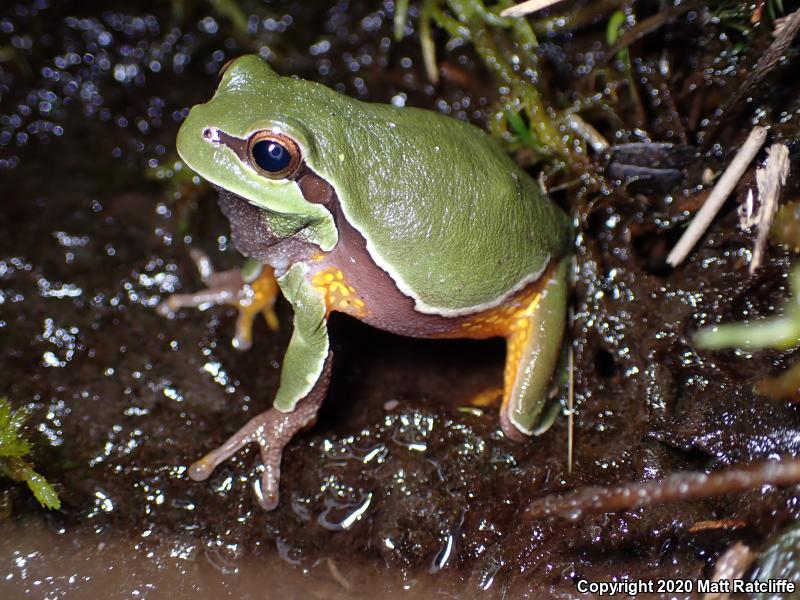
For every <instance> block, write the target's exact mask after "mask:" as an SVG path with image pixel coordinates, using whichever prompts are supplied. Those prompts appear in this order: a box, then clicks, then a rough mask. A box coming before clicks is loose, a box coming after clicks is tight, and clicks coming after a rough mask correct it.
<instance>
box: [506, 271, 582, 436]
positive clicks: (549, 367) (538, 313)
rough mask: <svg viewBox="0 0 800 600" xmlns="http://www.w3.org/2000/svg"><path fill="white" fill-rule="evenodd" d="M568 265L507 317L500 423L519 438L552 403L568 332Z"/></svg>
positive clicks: (534, 425) (531, 431) (535, 423)
mask: <svg viewBox="0 0 800 600" xmlns="http://www.w3.org/2000/svg"><path fill="white" fill-rule="evenodd" d="M567 265H568V261H567V260H562V261H561V263H560V264H559V265H558V266H557V267H556V268H555V269H554V270H553V271H551V273H552V274H551V276H550V279H549V280H548V281H547V282H546V283H545V285H544V287H543V288H542V291H541V292H540V293H539V294H537V295H536V297H534V298H533V299H532V300H531V302H530V304H528V305H527V306H526V307H524V308H522V309H520V311H519V312H518V313H517V314H516V315H515V318H514V319H510V320H509V321H508V327H509V331H508V332H507V333H506V341H507V354H506V366H505V376H504V393H503V406H502V408H501V411H500V423H501V425H502V427H503V431H504V432H505V433H506V435H508V436H509V437H510V438H512V439H515V440H523V439H525V438H524V436H527V435H531V434H532V433H533V430H534V428H535V427H536V425H537V422H538V420H539V418H540V417H541V414H542V410H543V409H544V407H545V404H546V402H547V395H548V391H549V388H550V380H551V378H552V375H553V371H554V370H555V368H556V365H557V363H558V359H559V356H560V353H561V338H562V336H563V333H564V321H565V318H566V303H567Z"/></svg>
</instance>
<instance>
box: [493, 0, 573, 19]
mask: <svg viewBox="0 0 800 600" xmlns="http://www.w3.org/2000/svg"><path fill="white" fill-rule="evenodd" d="M563 1H564V0H526V1H525V2H522V3H520V4H517V5H515V6H509V7H508V8H506V9H505V10H503V11H502V12H501V13H500V16H501V17H524V16H525V15H529V14H531V13H535V12H536V11H537V10H542V9H543V8H547V7H548V6H552V5H553V4H558V3H559V2H563Z"/></svg>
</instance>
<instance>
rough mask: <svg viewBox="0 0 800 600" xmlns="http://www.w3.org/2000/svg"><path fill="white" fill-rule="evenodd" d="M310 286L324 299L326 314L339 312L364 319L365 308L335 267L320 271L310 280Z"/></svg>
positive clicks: (354, 290) (352, 288)
mask: <svg viewBox="0 0 800 600" xmlns="http://www.w3.org/2000/svg"><path fill="white" fill-rule="evenodd" d="M311 285H312V286H314V288H315V289H316V290H317V291H319V292H320V293H321V294H322V295H323V296H324V297H325V306H326V307H327V311H328V314H329V315H330V313H331V312H333V311H335V310H336V311H339V312H343V313H347V314H348V315H352V316H354V317H358V318H361V317H364V316H365V315H366V314H367V307H366V305H365V304H364V301H363V300H362V299H361V298H359V296H358V293H357V292H356V289H355V288H354V287H353V286H352V285H350V284H349V283H347V281H346V280H345V277H344V273H342V271H341V270H339V269H337V268H335V267H329V268H327V269H322V270H321V271H319V272H317V273H315V274H314V276H313V277H312V278H311Z"/></svg>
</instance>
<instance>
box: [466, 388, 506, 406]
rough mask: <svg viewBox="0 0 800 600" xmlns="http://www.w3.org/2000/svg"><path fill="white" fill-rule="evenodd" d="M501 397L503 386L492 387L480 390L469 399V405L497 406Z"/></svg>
mask: <svg viewBox="0 0 800 600" xmlns="http://www.w3.org/2000/svg"><path fill="white" fill-rule="evenodd" d="M502 398H503V388H501V387H493V388H489V389H487V390H483V391H482V392H478V393H477V394H475V395H474V396H473V397H472V398H470V400H469V405H470V406H478V407H480V408H484V407H487V406H497V405H498V404H499V402H500V400H501V399H502Z"/></svg>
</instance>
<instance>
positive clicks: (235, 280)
mask: <svg viewBox="0 0 800 600" xmlns="http://www.w3.org/2000/svg"><path fill="white" fill-rule="evenodd" d="M190 254H191V257H192V260H193V261H194V263H195V265H196V266H197V270H198V271H199V272H200V279H201V280H202V281H203V283H204V284H206V286H207V287H206V289H204V290H201V291H199V292H195V293H193V294H173V295H171V296H170V297H168V298H167V299H166V300H165V301H163V302H162V303H161V304H159V305H158V308H157V310H158V312H159V313H160V314H162V315H164V316H168V315H171V314H172V313H174V312H175V311H177V310H178V309H181V308H197V307H203V306H208V305H213V304H227V305H228V306H233V307H234V308H235V309H236V310H237V311H238V313H239V315H238V317H237V319H236V332H235V334H234V337H233V346H234V347H235V348H238V349H239V350H247V349H249V348H250V346H252V345H253V322H254V321H255V318H256V315H258V314H261V315H263V316H264V320H265V321H266V322H267V325H268V326H269V328H270V329H271V330H272V331H276V330H277V329H278V317H277V316H276V315H275V310H274V306H275V300H276V299H277V297H278V293H279V288H278V282H277V281H276V280H275V274H274V271H273V270H272V269H271V268H270V267H268V266H266V265H260V263H255V262H254V261H249V262H248V263H247V264H246V265H245V267H244V268H243V269H229V270H227V271H215V270H214V267H213V266H212V265H211V260H210V259H209V258H208V256H206V255H205V254H204V253H203V252H201V251H200V250H198V249H197V248H192V249H191V250H190ZM248 272H249V273H251V276H248Z"/></svg>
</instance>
